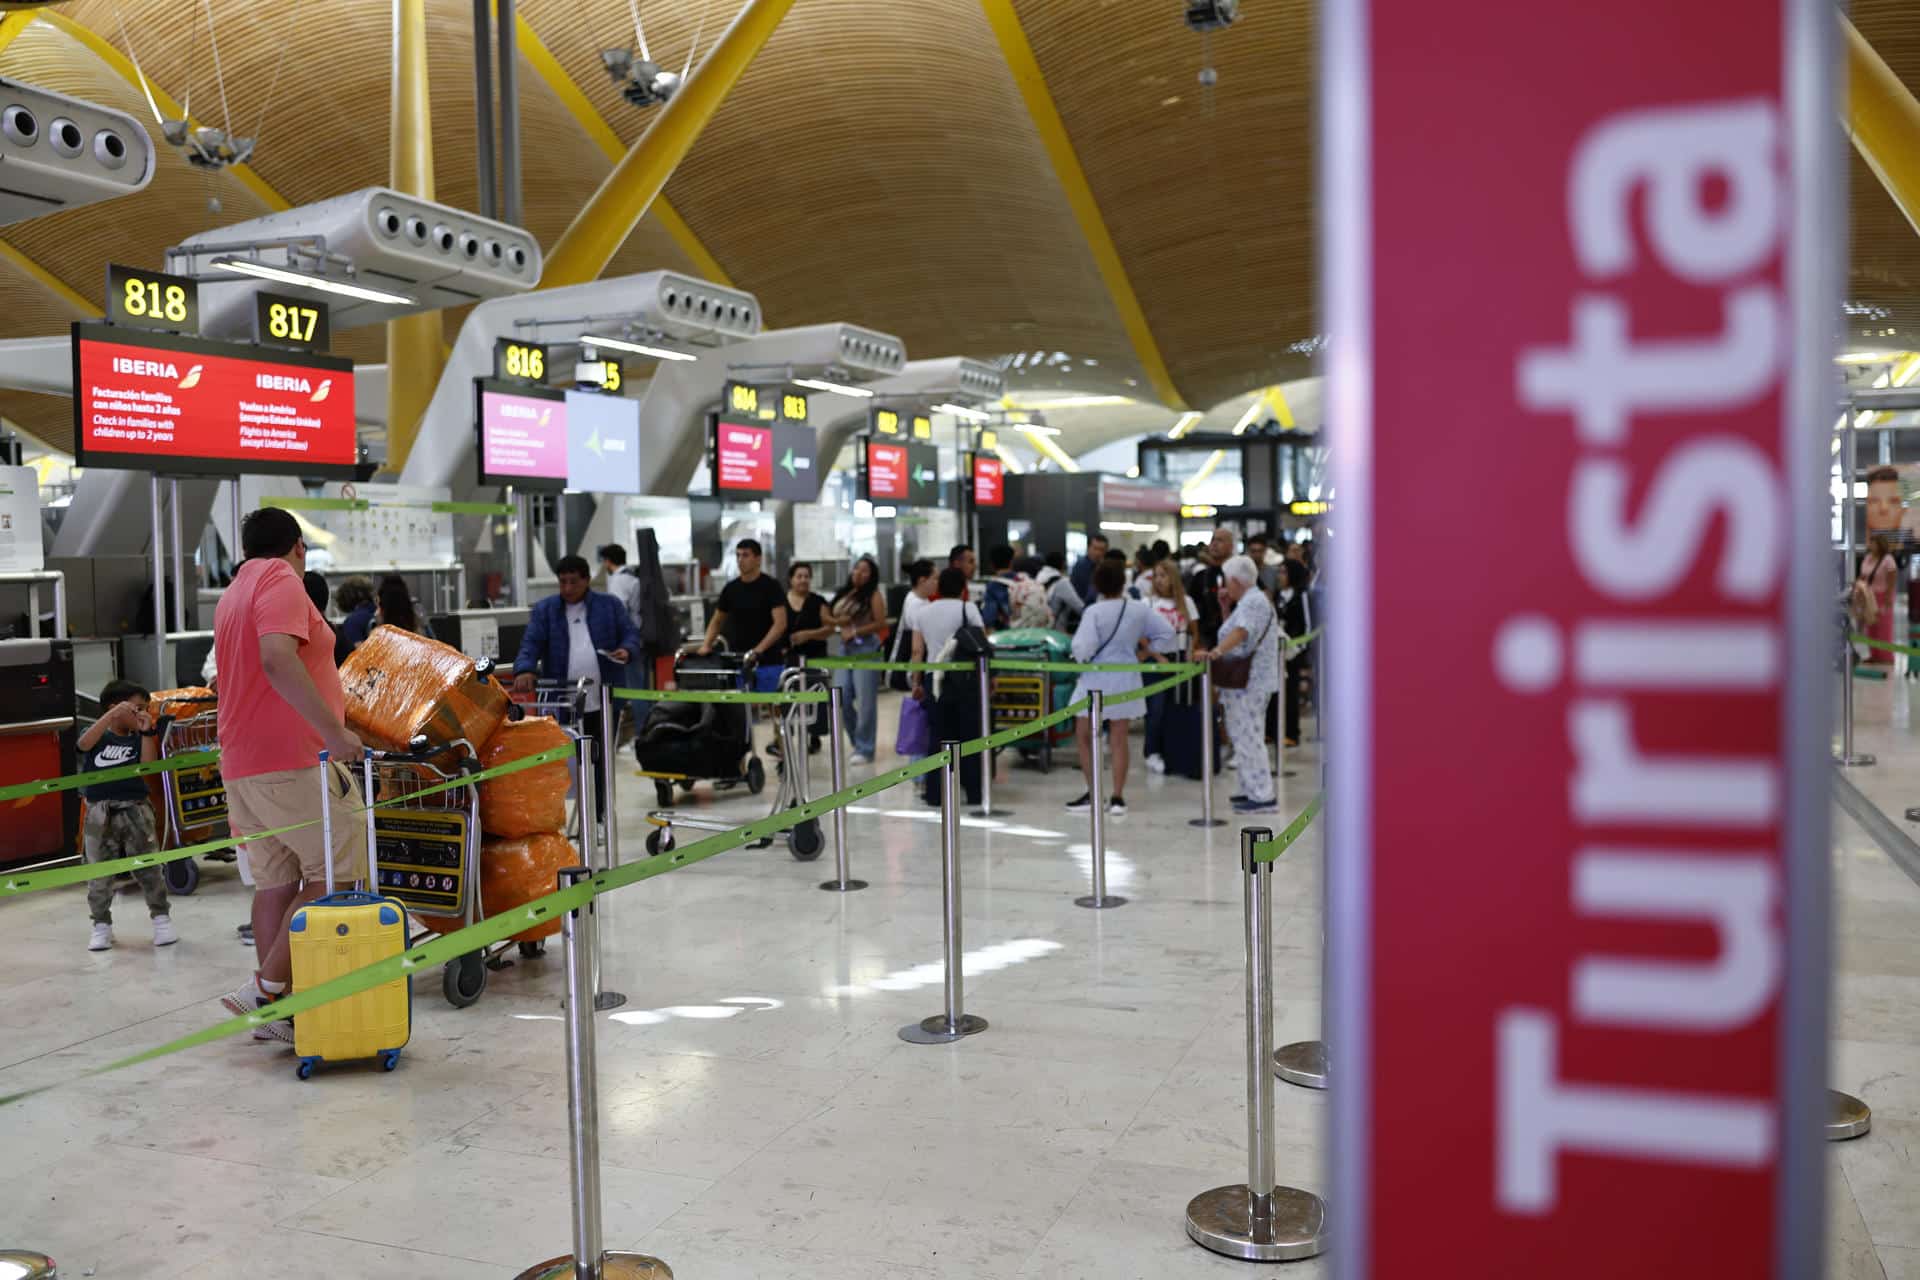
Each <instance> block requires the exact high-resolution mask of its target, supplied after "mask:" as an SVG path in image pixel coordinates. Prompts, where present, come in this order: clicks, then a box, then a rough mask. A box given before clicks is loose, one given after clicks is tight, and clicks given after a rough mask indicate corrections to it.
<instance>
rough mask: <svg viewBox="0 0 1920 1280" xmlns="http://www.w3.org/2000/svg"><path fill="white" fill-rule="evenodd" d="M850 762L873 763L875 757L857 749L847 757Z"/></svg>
mask: <svg viewBox="0 0 1920 1280" xmlns="http://www.w3.org/2000/svg"><path fill="white" fill-rule="evenodd" d="M847 763H848V764H872V763H873V757H872V756H870V755H868V754H867V753H866V752H864V751H856V752H854V753H853V754H852V755H850V756H848V757H847Z"/></svg>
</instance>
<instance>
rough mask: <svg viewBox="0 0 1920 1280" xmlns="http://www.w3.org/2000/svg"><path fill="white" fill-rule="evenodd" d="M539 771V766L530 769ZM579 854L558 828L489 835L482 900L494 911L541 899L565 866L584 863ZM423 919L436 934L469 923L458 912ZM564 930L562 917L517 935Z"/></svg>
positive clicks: (520, 938)
mask: <svg viewBox="0 0 1920 1280" xmlns="http://www.w3.org/2000/svg"><path fill="white" fill-rule="evenodd" d="M528 772H529V773H538V772H540V771H539V770H538V769H529V770H528ZM579 863H580V858H579V855H578V854H576V853H575V852H574V851H573V845H572V844H571V843H570V842H569V841H568V840H567V838H566V837H565V836H563V835H561V834H559V833H558V832H554V831H543V832H541V833H540V834H538V835H532V836H518V837H515V838H513V839H496V838H494V837H493V836H488V837H487V839H486V843H484V844H482V845H481V846H480V902H481V905H482V906H483V907H485V908H486V913H487V914H488V915H489V916H497V915H499V914H500V913H501V912H502V911H511V910H512V909H513V908H515V907H524V906H526V905H527V903H529V902H532V901H533V900H534V899H535V898H543V897H545V896H546V895H547V894H549V893H552V892H553V891H554V890H555V889H558V888H559V887H560V868H562V867H572V866H578V865H579ZM418 919H419V921H420V923H421V924H423V925H425V926H426V927H427V928H429V929H431V930H432V931H433V932H435V933H452V932H453V931H454V930H455V929H458V928H460V927H461V926H462V925H464V924H465V921H463V920H460V919H457V918H456V917H453V916H420V917H418ZM558 932H560V918H559V917H558V916H555V917H554V918H553V919H551V920H549V921H547V922H546V923H545V924H538V925H535V926H534V927H533V928H531V929H528V930H526V931H524V932H522V933H516V934H514V935H513V940H514V941H515V942H534V941H537V940H538V939H540V938H550V937H552V936H553V935H554V934H556V933H558Z"/></svg>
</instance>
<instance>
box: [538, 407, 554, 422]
mask: <svg viewBox="0 0 1920 1280" xmlns="http://www.w3.org/2000/svg"><path fill="white" fill-rule="evenodd" d="M552 416H553V406H552V405H548V406H547V407H546V408H544V409H542V410H541V411H540V425H541V426H543V427H544V426H546V425H547V419H548V418H551V417H552Z"/></svg>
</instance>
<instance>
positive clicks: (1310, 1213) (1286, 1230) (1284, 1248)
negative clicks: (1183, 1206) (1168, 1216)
mask: <svg viewBox="0 0 1920 1280" xmlns="http://www.w3.org/2000/svg"><path fill="white" fill-rule="evenodd" d="M1252 1210H1253V1195H1252V1193H1251V1192H1249V1191H1248V1190H1247V1187H1246V1184H1245V1183H1235V1184H1234V1185H1233V1186H1230V1187H1215V1188H1214V1189H1213V1190H1211V1191H1203V1192H1201V1193H1200V1194H1199V1195H1197V1196H1195V1197H1194V1198H1193V1200H1192V1202H1191V1203H1190V1204H1188V1205H1187V1234H1188V1235H1189V1236H1191V1237H1192V1238H1193V1242H1194V1243H1195V1244H1197V1245H1200V1246H1202V1247H1204V1248H1207V1249H1211V1250H1213V1251H1214V1252H1215V1253H1224V1254H1225V1255H1227V1257H1229V1258H1244V1259H1246V1260H1247V1261H1248V1262H1287V1261H1290V1260H1294V1259H1298V1258H1311V1257H1315V1256H1317V1255H1319V1254H1321V1253H1324V1252H1325V1251H1326V1248H1327V1206H1326V1204H1325V1202H1324V1201H1322V1200H1321V1199H1320V1197H1319V1196H1316V1195H1314V1194H1313V1193H1312V1192H1311V1191H1301V1190H1298V1189H1297V1188H1294V1187H1275V1188H1274V1189H1273V1216H1272V1217H1270V1218H1258V1219H1256V1218H1255V1217H1254V1216H1253V1212H1252Z"/></svg>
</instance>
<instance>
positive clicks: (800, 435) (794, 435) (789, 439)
mask: <svg viewBox="0 0 1920 1280" xmlns="http://www.w3.org/2000/svg"><path fill="white" fill-rule="evenodd" d="M817 442H818V434H817V433H816V432H815V431H814V429H813V428H812V427H810V426H808V425H807V424H806V423H804V422H788V421H784V420H783V421H780V422H777V423H775V424H774V426H773V496H774V497H776V498H782V499H785V500H786V501H789V502H813V501H816V500H817V499H818V498H819V497H820V471H819V468H818V467H817V466H816V465H815V459H814V452H815V445H816V443H817Z"/></svg>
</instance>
